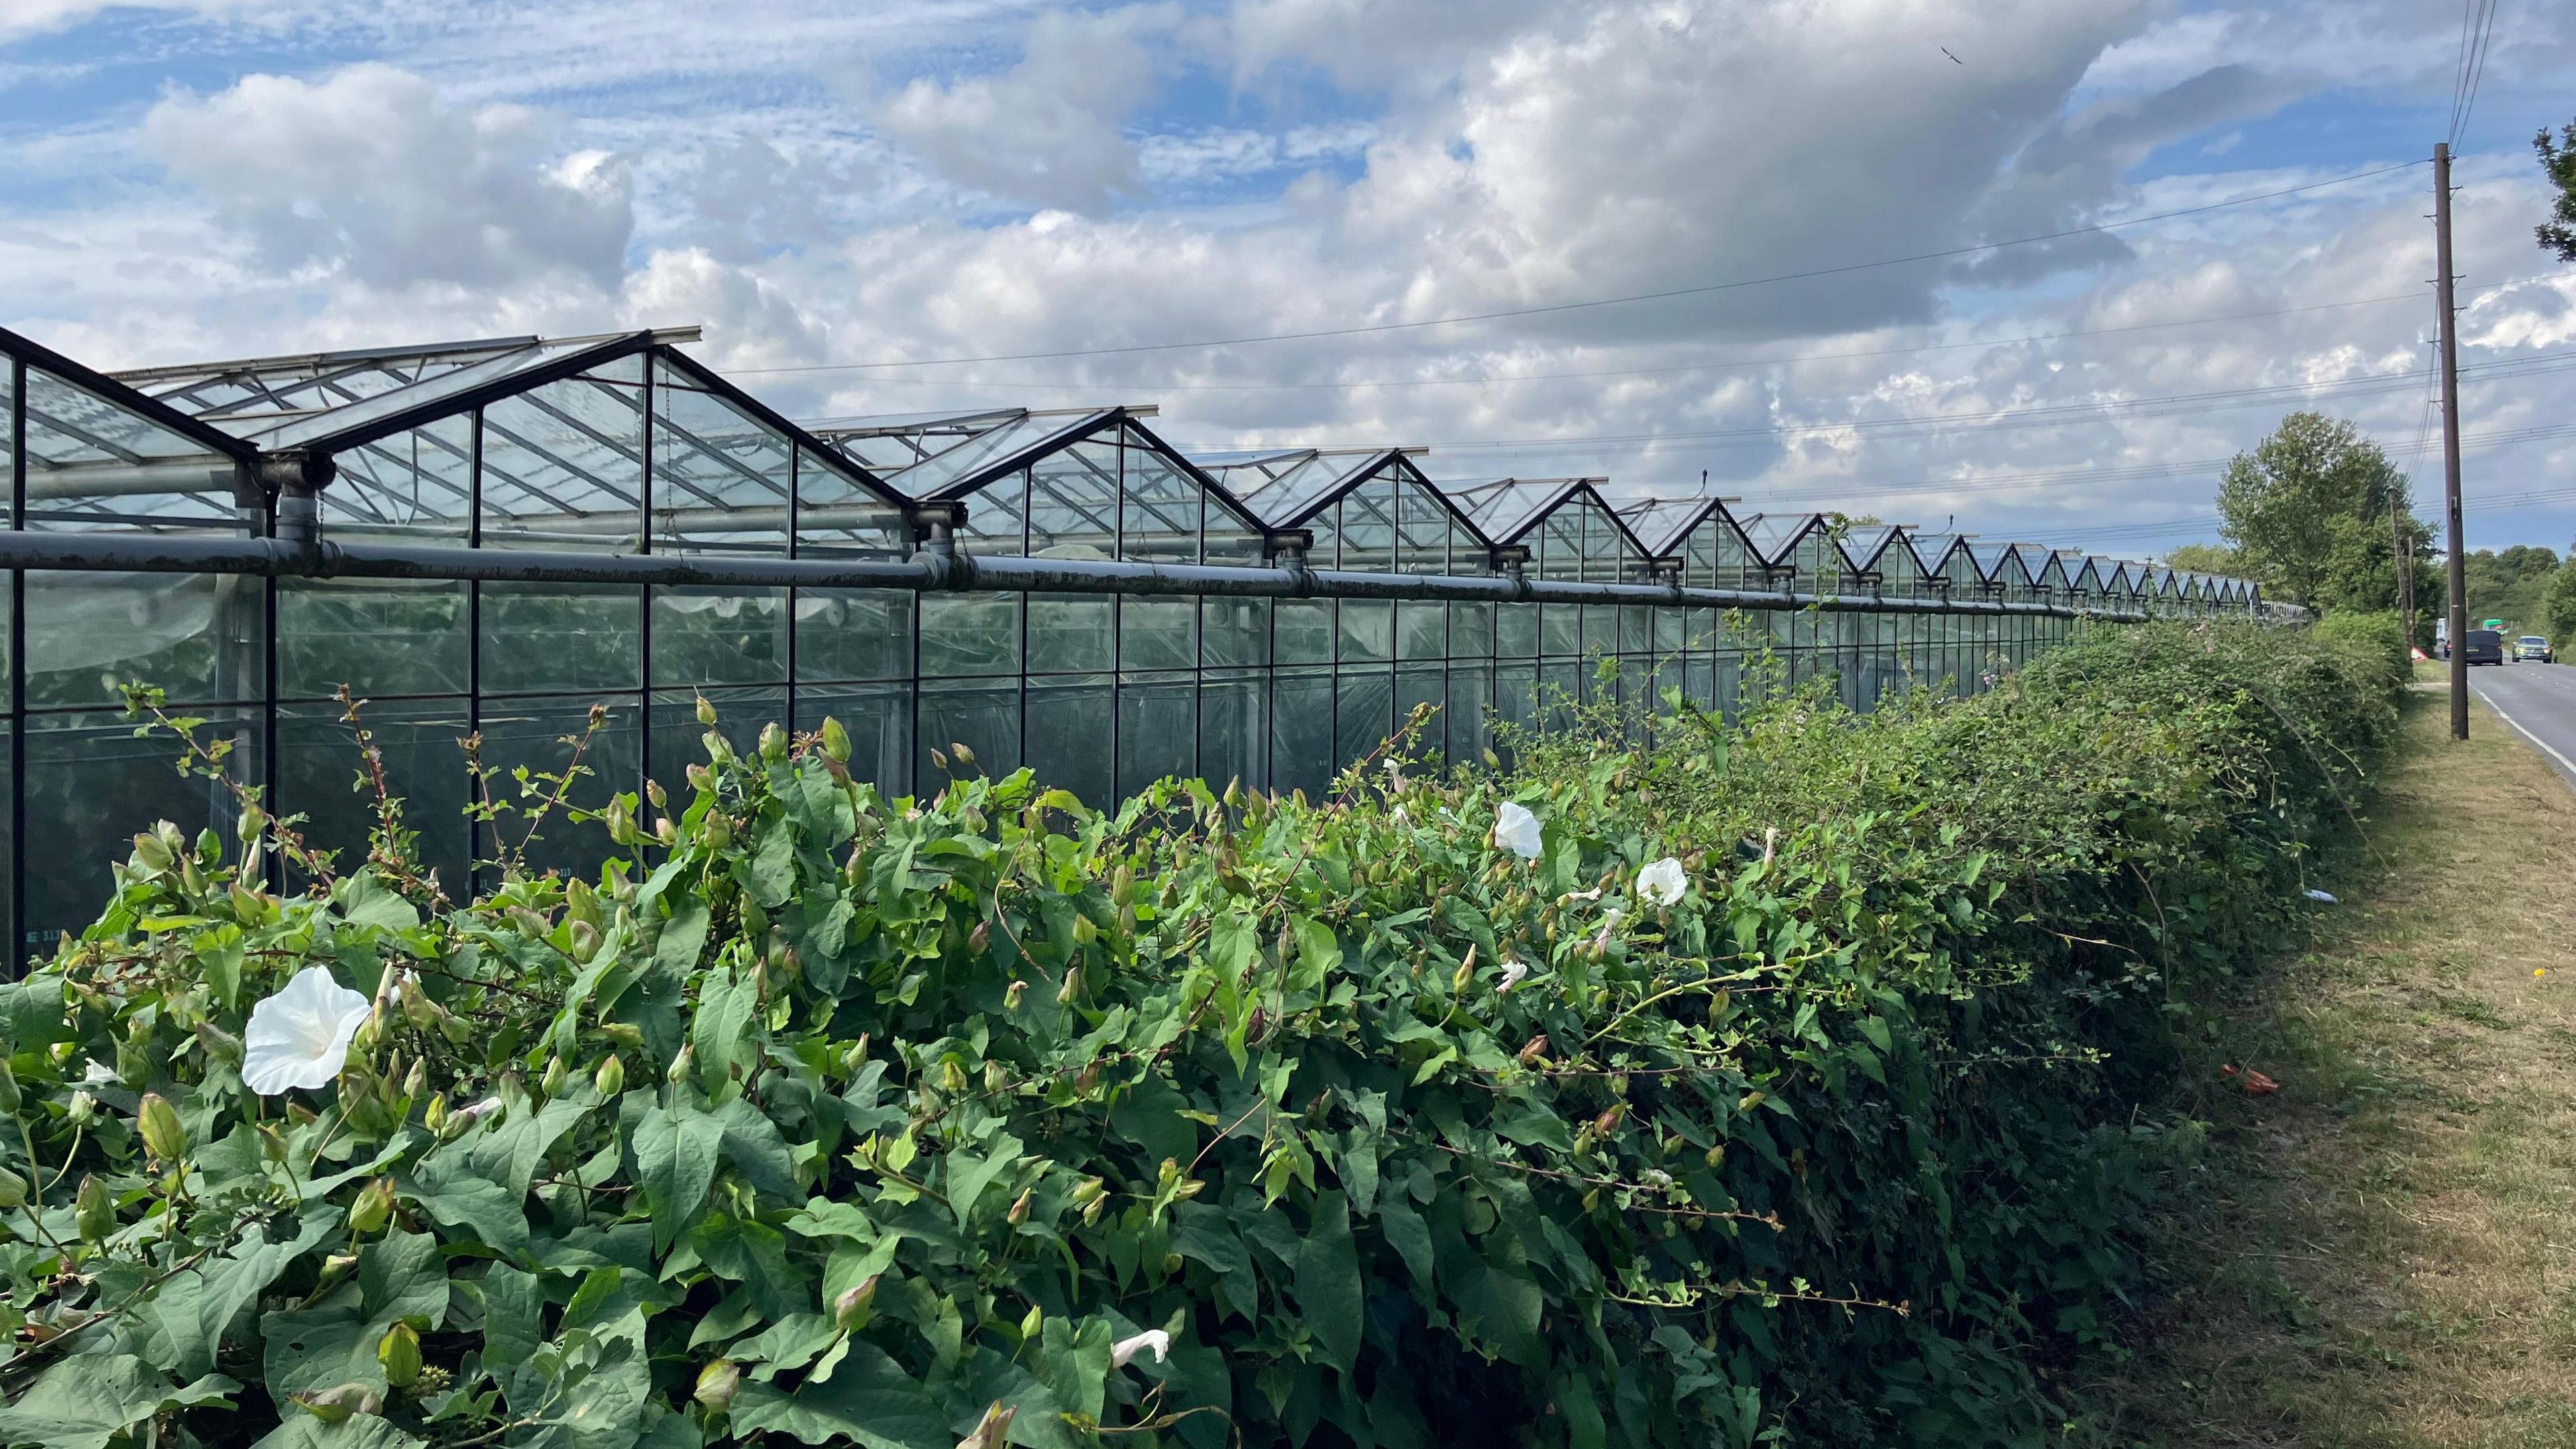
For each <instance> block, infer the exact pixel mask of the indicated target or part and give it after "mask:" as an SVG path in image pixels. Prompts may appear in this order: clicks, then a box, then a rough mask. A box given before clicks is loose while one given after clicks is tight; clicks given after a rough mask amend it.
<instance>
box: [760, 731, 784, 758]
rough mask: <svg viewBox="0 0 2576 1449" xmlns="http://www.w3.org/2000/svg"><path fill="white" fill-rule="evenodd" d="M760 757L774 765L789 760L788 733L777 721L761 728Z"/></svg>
mask: <svg viewBox="0 0 2576 1449" xmlns="http://www.w3.org/2000/svg"><path fill="white" fill-rule="evenodd" d="M760 757H761V758H762V759H764V760H767V761H768V762H769V763H771V764H773V765H775V764H777V763H778V762H779V761H781V760H783V759H786V758H787V731H785V730H783V729H780V728H779V727H778V721H776V720H771V721H770V722H769V723H767V724H765V725H762V726H761V727H760Z"/></svg>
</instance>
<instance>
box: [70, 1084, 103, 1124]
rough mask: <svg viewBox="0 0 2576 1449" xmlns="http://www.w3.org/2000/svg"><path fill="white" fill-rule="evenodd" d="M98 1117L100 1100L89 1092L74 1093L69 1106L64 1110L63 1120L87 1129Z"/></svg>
mask: <svg viewBox="0 0 2576 1449" xmlns="http://www.w3.org/2000/svg"><path fill="white" fill-rule="evenodd" d="M97 1115H98V1098H96V1097H93V1096H91V1095H90V1094H89V1093H87V1092H74V1093H72V1100H71V1104H70V1105H69V1106H66V1107H65V1108H63V1120H64V1121H66V1122H69V1123H70V1124H72V1125H73V1126H75V1127H86V1126H88V1125H89V1123H90V1119H91V1118H93V1117H95V1116H97Z"/></svg>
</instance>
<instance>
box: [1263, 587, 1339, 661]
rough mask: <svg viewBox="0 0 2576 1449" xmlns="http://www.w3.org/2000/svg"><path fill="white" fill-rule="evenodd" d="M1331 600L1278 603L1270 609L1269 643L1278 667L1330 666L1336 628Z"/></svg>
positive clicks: (1289, 600)
mask: <svg viewBox="0 0 2576 1449" xmlns="http://www.w3.org/2000/svg"><path fill="white" fill-rule="evenodd" d="M1335 602H1336V601H1335V600H1332V599H1281V600H1279V601H1278V603H1277V604H1276V605H1275V606H1274V607H1273V609H1272V611H1271V618H1272V619H1273V620H1274V621H1275V622H1274V625H1273V632H1272V634H1271V639H1272V641H1273V647H1275V648H1276V649H1277V651H1278V656H1277V658H1278V662H1279V663H1281V664H1330V663H1332V662H1333V639H1334V636H1335V632H1336V631H1337V630H1338V628H1339V627H1340V626H1339V624H1338V623H1337V621H1336V620H1335V618H1334V608H1333V605H1334V603H1335Z"/></svg>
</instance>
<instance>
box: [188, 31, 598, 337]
mask: <svg viewBox="0 0 2576 1449" xmlns="http://www.w3.org/2000/svg"><path fill="white" fill-rule="evenodd" d="M143 143H144V145H145V147H146V148H147V149H148V150H149V151H150V152H151V154H153V155H154V156H155V157H157V158H158V159H159V160H160V161H161V163H162V164H163V166H165V167H166V168H167V169H168V171H169V174H170V175H171V176H172V177H174V178H176V179H177V180H179V181H182V182H184V183H186V184H188V185H189V186H191V187H194V188H195V189H196V190H197V191H199V192H201V193H202V194H204V195H205V196H207V197H208V198H210V199H211V200H212V201H213V202H214V203H215V205H216V208H217V210H218V212H219V213H220V215H221V216H222V217H223V219H224V220H225V221H226V222H227V223H229V224H230V225H232V226H233V227H235V228H237V229H239V230H241V231H242V232H244V233H246V234H247V235H248V236H249V237H250V238H251V239H252V240H253V241H254V243H255V244H256V246H257V247H258V249H259V251H260V253H261V254H262V255H263V256H264V257H266V258H268V259H269V260H271V261H272V262H273V263H275V264H277V265H280V266H286V267H300V268H312V269H316V270H318V271H320V272H323V273H326V274H343V275H346V276H348V277H351V278H353V279H355V280H358V281H360V282H364V283H367V284H369V285H372V286H377V287H384V288H402V287H407V286H411V285H413V284H416V283H421V282H447V283H458V284H463V285H469V286H477V287H507V286H510V285H513V284H517V283H523V282H527V281H531V280H534V279H537V278H540V277H543V276H545V275H547V274H549V273H555V272H571V273H577V274H580V275H582V276H585V277H588V278H590V279H592V280H593V281H595V282H597V283H598V284H599V285H601V286H602V287H606V288H612V289H613V288H614V287H615V285H616V283H617V279H618V277H619V275H620V274H621V273H622V272H623V270H624V263H625V250H626V241H627V236H628V234H629V232H630V231H631V230H632V229H633V226H634V209H633V203H632V199H631V194H630V193H631V186H630V183H629V180H628V175H627V167H626V164H625V163H624V162H623V161H621V160H619V159H618V158H616V157H615V156H612V155H609V154H607V153H604V152H601V151H597V150H583V151H575V152H572V153H570V154H558V153H557V150H556V147H555V139H554V131H553V128H552V125H551V124H550V123H549V121H548V120H547V119H546V117H545V116H543V115H542V114H541V113H539V112H537V111H534V110H531V109H528V108H526V107H523V106H515V105H490V106H483V107H479V108H476V109H472V110H464V109H458V108H455V107H451V106H449V105H447V104H445V103H444V102H443V101H442V100H441V99H440V97H439V94H438V92H437V90H436V88H435V87H433V86H432V85H431V84H430V83H429V82H428V81H426V80H423V79H421V78H420V77H418V76H415V75H412V74H410V73H408V72H405V71H402V70H398V69H395V68H393V67H391V66H386V65H376V64H365V65H354V66H350V67H348V68H346V69H344V70H340V71H338V72H336V73H333V74H331V75H328V76H326V77H324V78H322V79H320V80H318V81H306V80H301V79H297V78H295V77H292V76H276V75H254V76H248V77H245V78H244V79H243V80H242V81H240V82H239V83H238V84H236V85H234V86H233V87H232V88H230V89H229V90H225V91H220V92H217V93H216V94H213V95H207V96H200V95H196V94H193V93H189V92H184V91H182V92H175V93H173V94H171V95H169V96H167V97H165V98H164V99H163V100H162V101H161V102H160V103H159V104H157V105H155V106H154V107H153V108H152V111H151V113H150V114H149V115H148V116H147V117H146V118H145V120H144V123H143Z"/></svg>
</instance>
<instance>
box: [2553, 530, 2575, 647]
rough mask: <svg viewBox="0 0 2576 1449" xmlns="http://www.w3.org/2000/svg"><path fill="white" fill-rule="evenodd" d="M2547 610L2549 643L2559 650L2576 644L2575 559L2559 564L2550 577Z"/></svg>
mask: <svg viewBox="0 0 2576 1449" xmlns="http://www.w3.org/2000/svg"><path fill="white" fill-rule="evenodd" d="M2571 552H2576V550H2571ZM2548 609H2549V639H2550V642H2551V643H2553V644H2555V645H2557V646H2558V647H2559V648H2561V649H2564V648H2566V647H2567V646H2568V645H2569V644H2576V558H2570V559H2568V560H2567V562H2565V563H2563V564H2560V565H2559V566H2558V572H2557V573H2555V574H2552V575H2550V578H2549V597H2548Z"/></svg>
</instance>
